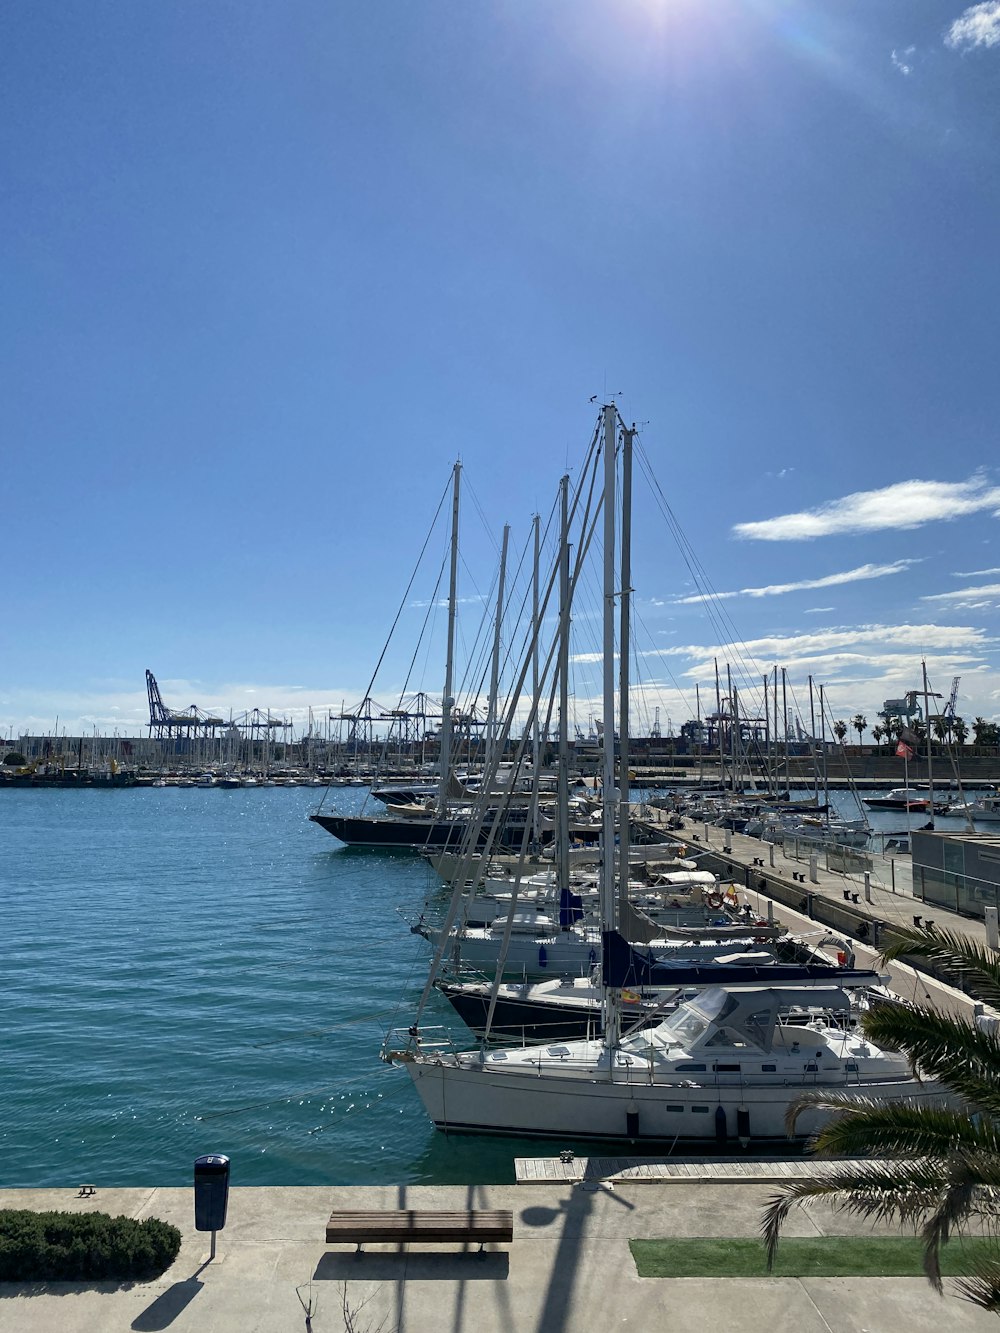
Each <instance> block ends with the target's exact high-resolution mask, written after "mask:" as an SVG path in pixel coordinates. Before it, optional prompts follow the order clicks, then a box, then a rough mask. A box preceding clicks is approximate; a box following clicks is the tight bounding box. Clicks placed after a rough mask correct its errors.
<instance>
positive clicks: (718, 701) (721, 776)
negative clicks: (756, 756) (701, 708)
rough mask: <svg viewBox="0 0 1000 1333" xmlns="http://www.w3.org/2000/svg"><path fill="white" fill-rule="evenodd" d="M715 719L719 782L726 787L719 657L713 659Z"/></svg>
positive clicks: (723, 787)
mask: <svg viewBox="0 0 1000 1333" xmlns="http://www.w3.org/2000/svg"><path fill="white" fill-rule="evenodd" d="M715 719H716V726H717V728H718V733H719V735H718V740H719V784H720V786H721V787H722V789H723V791H725V788H726V756H725V754H724V752H723V748H722V694H721V692H720V690H719V659H718V658H716V659H715Z"/></svg>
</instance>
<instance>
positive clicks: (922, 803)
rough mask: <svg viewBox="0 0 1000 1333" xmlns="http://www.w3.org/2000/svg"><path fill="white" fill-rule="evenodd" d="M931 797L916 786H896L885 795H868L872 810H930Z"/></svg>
mask: <svg viewBox="0 0 1000 1333" xmlns="http://www.w3.org/2000/svg"><path fill="white" fill-rule="evenodd" d="M930 803H931V802H930V797H929V796H925V795H924V793H923V792H921V791H917V789H916V787H895V788H893V790H892V791H891V792H889V793H888V794H887V795H885V796H866V797H865V805H867V806H868V808H869V809H870V810H928V809H930Z"/></svg>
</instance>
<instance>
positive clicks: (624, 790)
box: [618, 425, 635, 921]
mask: <svg viewBox="0 0 1000 1333" xmlns="http://www.w3.org/2000/svg"><path fill="white" fill-rule="evenodd" d="M634 435H635V426H634V425H633V427H632V429H631V430H628V429H627V428H624V427H623V429H622V554H621V580H622V586H621V614H620V630H619V635H618V712H619V719H620V720H619V724H618V732H619V757H618V788H619V791H620V792H621V797H620V802H619V806H618V901H619V904H620V909H619V913H618V920H619V921H624V920H625V919H626V916H627V912H628V863H629V785H628V769H629V732H630V723H631V718H630V716H629V687H630V681H629V657H630V654H629V643H630V641H631V634H632V629H631V614H630V613H631V605H630V603H631V592H632V439H633V437H634Z"/></svg>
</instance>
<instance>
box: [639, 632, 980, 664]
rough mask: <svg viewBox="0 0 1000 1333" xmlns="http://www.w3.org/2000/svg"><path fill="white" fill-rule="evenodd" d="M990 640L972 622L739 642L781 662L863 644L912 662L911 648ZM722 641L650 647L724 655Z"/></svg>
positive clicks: (963, 646)
mask: <svg viewBox="0 0 1000 1333" xmlns="http://www.w3.org/2000/svg"><path fill="white" fill-rule="evenodd" d="M989 643H990V639H989V638H988V636H987V634H986V631H985V630H983V629H980V628H979V627H977V626H974V625H883V624H874V625H859V626H858V627H857V628H852V629H840V628H834V629H821V630H813V631H811V632H809V633H806V634H774V635H768V636H765V637H762V638H759V639H750V640H748V641H747V642H746V643H744V644H743V645H742V647H743V649H745V650H746V651H747V652H748V653H750V654H751V655H752V656H753V657H756V658H760V659H763V660H767V661H778V662H785V661H787V660H788V659H790V658H795V657H802V656H811V655H814V654H817V653H823V654H826V653H833V652H840V651H842V650H844V649H848V648H857V647H858V646H859V645H863V644H874V645H876V646H878V647H880V648H884V647H886V645H891V647H892V648H893V649H896V648H904V649H906V653H907V658H908V660H909V661H911V662H912V660H913V654H914V652H918V653H919V652H921V651H925V650H926V651H928V652H929V651H940V650H941V649H945V648H950V649H953V650H956V649H957V650H960V651H962V652H969V651H980V650H982V649H985V648H986V647H987V646H988V645H989ZM727 651H729V649H727V647H726V645H725V644H714V645H712V644H709V645H706V644H685V645H683V646H679V647H672V648H658V649H653V650H652V653H651V655H652V656H657V655H659V656H662V657H684V656H686V657H705V658H711V657H713V656H717V655H722V656H725V654H726V652H727Z"/></svg>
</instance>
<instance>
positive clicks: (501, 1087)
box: [406, 1058, 942, 1146]
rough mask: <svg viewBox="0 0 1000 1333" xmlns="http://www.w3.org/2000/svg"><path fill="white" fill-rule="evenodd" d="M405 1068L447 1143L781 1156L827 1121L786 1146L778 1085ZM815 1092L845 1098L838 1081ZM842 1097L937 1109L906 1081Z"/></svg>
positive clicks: (425, 1063) (806, 1122)
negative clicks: (469, 1137)
mask: <svg viewBox="0 0 1000 1333" xmlns="http://www.w3.org/2000/svg"><path fill="white" fill-rule="evenodd" d="M406 1063H407V1071H408V1072H409V1074H410V1077H411V1078H412V1080H413V1084H414V1087H415V1088H416V1090H417V1093H418V1095H419V1096H420V1100H421V1101H422V1102H423V1104H424V1108H425V1110H426V1111H427V1114H428V1115H429V1116H430V1118H431V1120H433V1122H434V1124H435V1126H436V1127H437V1128H438V1129H441V1130H445V1131H448V1132H449V1133H468V1134H498V1135H514V1136H518V1137H537V1138H560V1139H566V1138H573V1139H587V1140H593V1141H607V1142H620V1141H622V1140H625V1139H627V1140H630V1141H632V1142H638V1143H643V1144H646V1145H652V1144H672V1143H674V1142H677V1141H683V1142H701V1143H706V1142H713V1143H724V1142H727V1141H731V1142H736V1141H739V1142H742V1141H743V1140H746V1141H747V1142H755V1143H764V1142H767V1143H776V1142H780V1143H782V1144H784V1145H785V1146H787V1145H788V1144H789V1143H790V1142H793V1141H800V1140H802V1139H805V1138H807V1137H808V1136H809V1135H810V1134H811V1133H813V1132H815V1130H816V1129H818V1128H819V1127H820V1125H821V1124H822V1122H823V1119H824V1115H823V1113H822V1112H819V1111H812V1112H808V1113H805V1114H803V1115H802V1116H801V1117H800V1118H799V1121H798V1122H797V1124H796V1132H795V1135H794V1136H792V1137H790V1136H789V1135H788V1133H787V1131H786V1128H785V1113H786V1111H787V1109H788V1105H789V1101H790V1095H789V1093H790V1090H789V1088H788V1087H786V1086H784V1085H783V1083H781V1082H776V1083H775V1084H774V1085H772V1086H770V1087H767V1086H764V1087H746V1086H743V1087H741V1086H739V1084H738V1083H736V1084H732V1085H729V1086H727V1085H725V1084H722V1083H719V1084H713V1085H711V1086H696V1087H691V1086H687V1087H685V1086H684V1085H683V1084H682V1083H674V1084H671V1085H664V1084H659V1083H649V1082H648V1081H645V1080H643V1079H642V1077H641V1075H640V1076H639V1077H635V1076H634V1074H633V1077H632V1079H629V1078H627V1077H626V1076H625V1073H624V1072H623V1073H622V1074H621V1076H618V1075H617V1072H616V1077H615V1079H613V1080H610V1081H609V1079H608V1077H607V1071H606V1070H604V1071H602V1072H601V1073H598V1072H597V1071H594V1073H593V1074H592V1076H591V1077H589V1078H588V1077H585V1076H581V1075H580V1074H579V1072H577V1071H572V1072H571V1071H570V1070H569V1069H567V1072H566V1075H563V1076H560V1074H559V1073H558V1072H549V1071H548V1070H545V1071H544V1072H543V1071H541V1070H539V1068H538V1067H537V1066H535V1067H534V1068H533V1069H532V1068H528V1069H524V1070H517V1071H504V1072H503V1073H500V1072H494V1071H493V1070H492V1069H491V1068H490V1067H489V1065H481V1064H478V1063H477V1064H470V1065H459V1064H456V1063H454V1062H453V1061H452V1060H450V1059H447V1058H442V1059H441V1060H439V1061H435V1060H433V1059H428V1058H419V1059H417V1060H411V1061H407V1062H406ZM812 1087H814V1088H821V1087H836V1088H837V1089H838V1090H839V1091H843V1090H845V1084H844V1082H843V1080H840V1081H839V1082H837V1083H836V1084H822V1083H816V1084H813V1085H812ZM846 1090H847V1091H850V1092H853V1093H856V1094H857V1095H858V1096H859V1097H865V1096H874V1097H878V1098H884V1099H886V1100H901V1099H904V1098H906V1099H911V1098H912V1099H915V1100H917V1099H919V1100H921V1101H926V1102H933V1103H940V1101H941V1100H942V1093H941V1089H940V1088H938V1087H937V1086H936V1085H933V1084H928V1083H918V1082H916V1080H911V1079H901V1080H899V1081H898V1082H873V1083H861V1084H851V1085H850V1086H849V1087H847V1088H846ZM798 1091H803V1092H804V1091H807V1088H806V1087H802V1088H800V1089H798ZM740 1112H742V1113H743V1114H742V1115H739V1114H738V1113H740Z"/></svg>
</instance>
